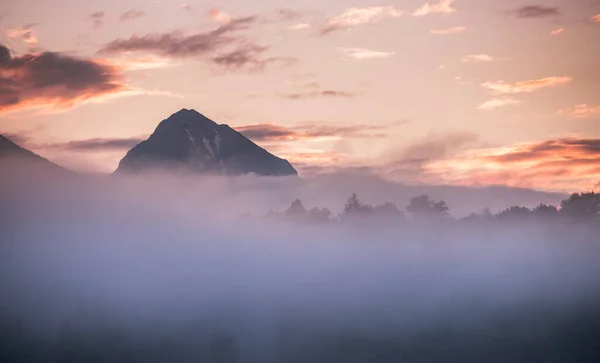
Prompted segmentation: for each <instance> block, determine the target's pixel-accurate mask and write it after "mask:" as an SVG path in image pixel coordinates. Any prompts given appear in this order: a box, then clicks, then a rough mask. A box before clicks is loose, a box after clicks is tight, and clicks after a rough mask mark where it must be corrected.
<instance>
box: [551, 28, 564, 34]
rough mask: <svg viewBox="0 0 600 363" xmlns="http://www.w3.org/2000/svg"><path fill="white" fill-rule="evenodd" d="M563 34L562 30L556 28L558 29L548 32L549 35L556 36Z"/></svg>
mask: <svg viewBox="0 0 600 363" xmlns="http://www.w3.org/2000/svg"><path fill="white" fill-rule="evenodd" d="M564 32H565V29H564V28H558V29H554V30H553V31H551V32H550V35H558V34H562V33H564Z"/></svg>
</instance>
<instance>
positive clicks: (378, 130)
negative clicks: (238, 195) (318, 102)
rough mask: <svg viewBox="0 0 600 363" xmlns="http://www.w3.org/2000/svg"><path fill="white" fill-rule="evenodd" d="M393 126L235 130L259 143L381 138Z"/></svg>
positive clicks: (268, 125) (307, 125) (259, 126)
mask: <svg viewBox="0 0 600 363" xmlns="http://www.w3.org/2000/svg"><path fill="white" fill-rule="evenodd" d="M391 126H393V125H331V124H325V123H310V122H309V123H300V124H296V125H292V126H283V125H278V124H272V123H262V124H254V125H244V126H237V127H235V130H236V131H238V132H240V133H242V134H244V135H245V136H246V137H248V138H250V139H252V140H254V141H257V142H264V141H269V142H272V141H306V140H322V139H341V138H381V137H385V133H383V131H384V130H386V129H388V128H390V127H391Z"/></svg>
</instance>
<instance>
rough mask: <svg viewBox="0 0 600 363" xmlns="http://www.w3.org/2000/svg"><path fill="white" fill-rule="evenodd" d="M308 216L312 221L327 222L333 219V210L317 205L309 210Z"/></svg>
mask: <svg viewBox="0 0 600 363" xmlns="http://www.w3.org/2000/svg"><path fill="white" fill-rule="evenodd" d="M308 218H309V220H310V221H311V222H312V223H326V222H329V221H331V211H330V210H329V209H327V208H322V209H319V208H317V207H315V208H312V209H311V210H309V211H308Z"/></svg>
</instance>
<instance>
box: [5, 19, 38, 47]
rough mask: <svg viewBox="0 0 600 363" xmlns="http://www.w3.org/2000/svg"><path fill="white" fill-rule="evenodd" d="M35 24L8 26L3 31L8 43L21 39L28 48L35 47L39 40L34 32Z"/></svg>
mask: <svg viewBox="0 0 600 363" xmlns="http://www.w3.org/2000/svg"><path fill="white" fill-rule="evenodd" d="M35 26H36V24H27V25H25V26H22V27H20V28H9V29H6V30H4V31H3V33H4V37H5V38H6V40H7V42H8V44H12V42H13V41H21V42H23V43H25V44H27V45H28V46H29V47H30V48H36V47H37V45H38V43H39V41H38V38H37V35H36V33H35Z"/></svg>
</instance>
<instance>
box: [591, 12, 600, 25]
mask: <svg viewBox="0 0 600 363" xmlns="http://www.w3.org/2000/svg"><path fill="white" fill-rule="evenodd" d="M592 22H594V23H600V14H598V15H596V16H594V17H593V18H592Z"/></svg>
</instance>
